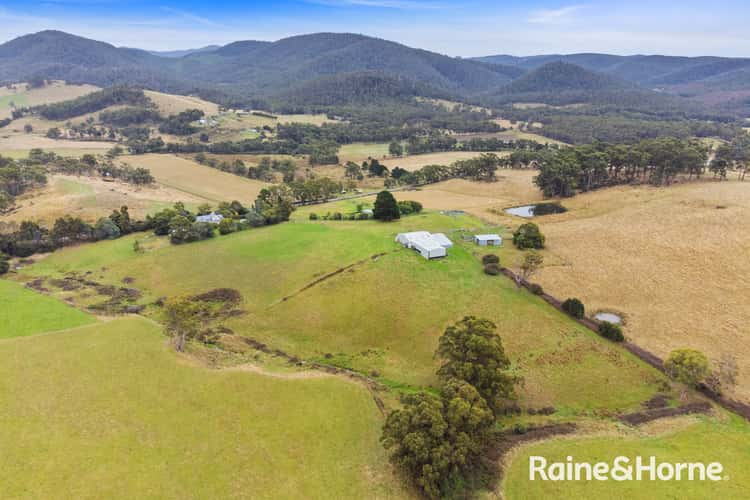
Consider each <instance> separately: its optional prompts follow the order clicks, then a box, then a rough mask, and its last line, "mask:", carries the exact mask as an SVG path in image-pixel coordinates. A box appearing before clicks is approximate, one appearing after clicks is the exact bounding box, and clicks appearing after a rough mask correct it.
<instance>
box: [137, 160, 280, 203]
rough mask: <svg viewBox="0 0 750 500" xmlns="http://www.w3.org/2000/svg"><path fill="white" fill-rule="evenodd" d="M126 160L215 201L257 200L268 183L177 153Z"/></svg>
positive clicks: (165, 181) (164, 181)
mask: <svg viewBox="0 0 750 500" xmlns="http://www.w3.org/2000/svg"><path fill="white" fill-rule="evenodd" d="M123 161H125V162H127V163H129V164H131V165H132V166H133V167H144V168H147V169H149V170H150V171H151V175H153V176H154V178H155V179H156V182H157V183H159V184H161V185H163V186H166V187H169V188H172V189H175V190H178V191H182V192H183V193H187V194H188V195H191V196H193V197H198V198H203V199H205V200H209V201H212V202H220V201H227V200H230V201H231V200H243V201H245V202H249V201H252V200H254V199H255V198H256V197H257V196H258V193H259V192H260V190H261V189H263V187H264V186H266V185H267V184H266V183H263V182H260V181H255V180H252V179H247V178H244V177H240V176H237V175H234V174H230V173H227V172H222V171H220V170H216V169H214V168H211V167H206V166H204V165H200V164H198V163H196V162H194V161H192V160H188V159H186V158H181V157H179V156H174V155H167V154H148V155H140V156H125V157H123ZM175 201H178V200H175Z"/></svg>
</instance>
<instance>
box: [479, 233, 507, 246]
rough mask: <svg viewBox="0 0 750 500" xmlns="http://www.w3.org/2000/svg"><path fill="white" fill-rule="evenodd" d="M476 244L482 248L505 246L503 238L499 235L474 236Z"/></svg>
mask: <svg viewBox="0 0 750 500" xmlns="http://www.w3.org/2000/svg"><path fill="white" fill-rule="evenodd" d="M474 243H476V244H477V245H479V246H482V247H486V246H488V245H489V246H495V247H499V246H500V245H502V244H503V238H502V237H501V236H500V235H499V234H477V235H475V236H474Z"/></svg>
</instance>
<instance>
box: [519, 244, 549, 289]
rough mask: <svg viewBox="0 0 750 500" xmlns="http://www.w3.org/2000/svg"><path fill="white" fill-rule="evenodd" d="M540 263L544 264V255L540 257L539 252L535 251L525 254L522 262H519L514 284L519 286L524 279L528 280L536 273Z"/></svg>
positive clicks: (540, 265)
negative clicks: (518, 270)
mask: <svg viewBox="0 0 750 500" xmlns="http://www.w3.org/2000/svg"><path fill="white" fill-rule="evenodd" d="M542 264H544V257H542V256H541V255H540V254H538V253H536V252H531V253H529V254H527V255H526V257H524V259H523V263H522V264H521V270H520V272H518V273H516V277H515V281H516V286H517V287H519V288H520V287H521V285H522V284H523V282H524V281H526V282H528V281H529V280H530V279H531V277H532V276H533V275H534V274H536V272H537V271H538V270H539V269H540V268H541V267H542Z"/></svg>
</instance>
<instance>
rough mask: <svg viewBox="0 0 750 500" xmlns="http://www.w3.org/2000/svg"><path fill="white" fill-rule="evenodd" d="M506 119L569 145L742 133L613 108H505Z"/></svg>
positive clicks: (712, 123)
mask: <svg viewBox="0 0 750 500" xmlns="http://www.w3.org/2000/svg"><path fill="white" fill-rule="evenodd" d="M498 113H499V114H500V115H501V116H503V117H504V118H508V119H511V120H516V121H525V122H539V123H542V124H543V131H544V135H545V136H547V137H550V138H552V139H556V140H558V141H562V142H567V143H569V144H587V143H590V142H594V141H606V142H619V143H628V144H632V143H636V142H640V141H642V140H647V139H657V138H660V137H676V138H679V139H689V138H690V137H721V138H723V139H727V140H729V139H731V138H732V137H735V136H736V135H737V134H738V133H740V132H742V130H741V127H740V126H739V125H737V124H736V123H731V122H729V123H727V122H725V121H722V120H720V119H716V118H719V117H706V118H712V119H686V117H685V115H684V114H683V113H679V114H675V113H674V110H668V109H664V110H652V112H651V113H648V114H647V113H644V112H643V110H640V111H633V110H632V109H613V107H612V106H587V105H583V106H578V107H575V108H568V109H565V110H561V109H559V108H555V107H552V106H549V107H538V108H533V109H531V108H529V109H519V108H517V107H512V106H508V107H504V108H502V109H501V110H498Z"/></svg>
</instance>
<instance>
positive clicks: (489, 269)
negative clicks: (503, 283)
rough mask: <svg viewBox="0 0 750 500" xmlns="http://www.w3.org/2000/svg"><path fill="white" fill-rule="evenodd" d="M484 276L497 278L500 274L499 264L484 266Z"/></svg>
mask: <svg viewBox="0 0 750 500" xmlns="http://www.w3.org/2000/svg"><path fill="white" fill-rule="evenodd" d="M484 274H489V275H490V276H497V275H498V274H500V266H499V265H497V264H487V265H486V266H484Z"/></svg>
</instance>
